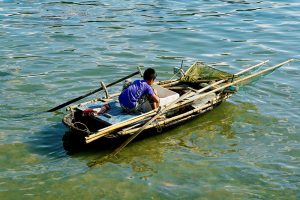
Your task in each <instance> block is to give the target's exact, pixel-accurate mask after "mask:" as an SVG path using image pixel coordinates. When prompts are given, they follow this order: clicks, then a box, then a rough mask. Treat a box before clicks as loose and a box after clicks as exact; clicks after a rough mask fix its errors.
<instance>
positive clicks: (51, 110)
mask: <svg viewBox="0 0 300 200" xmlns="http://www.w3.org/2000/svg"><path fill="white" fill-rule="evenodd" d="M137 74H140V70H139V71H136V72H134V73H132V74H129V75H128V76H125V77H123V78H120V79H118V80H116V81H114V82H112V83H110V84H108V85H106V87H110V86H113V85H115V84H117V83H119V82H122V81H124V80H126V79H128V78H130V77H133V76H135V75H137ZM103 89H104V88H103V86H102V87H100V88H98V89H96V90H93V91H91V92H89V93H87V94H84V95H82V96H80V97H76V98H74V99H71V100H69V101H67V102H65V103H63V104H60V105H58V106H56V107H54V108H51V109H49V110H47V111H46V112H53V111H56V110H58V109H61V108H63V107H65V106H67V105H69V104H71V103H74V102H76V101H79V100H80V99H83V98H85V97H87V96H90V95H92V94H95V93H96V92H99V91H101V90H103Z"/></svg>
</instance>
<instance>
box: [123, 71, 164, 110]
mask: <svg viewBox="0 0 300 200" xmlns="http://www.w3.org/2000/svg"><path fill="white" fill-rule="evenodd" d="M155 78H156V72H155V70H154V69H152V68H148V69H146V70H145V72H144V74H143V79H144V80H135V81H134V82H133V83H131V84H130V85H129V86H128V87H126V88H125V89H123V91H122V93H121V94H120V96H119V102H120V105H121V107H122V108H123V109H124V110H125V111H126V112H128V113H134V112H137V111H140V107H141V104H142V103H143V102H144V101H145V100H149V102H152V103H151V104H152V109H156V108H158V107H159V97H158V96H157V92H156V91H155V90H154V89H153V88H152V87H151V85H152V84H153V83H154V80H155Z"/></svg>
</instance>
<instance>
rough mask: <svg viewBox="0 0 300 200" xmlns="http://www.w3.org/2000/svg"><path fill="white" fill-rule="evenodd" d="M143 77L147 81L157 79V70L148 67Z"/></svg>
mask: <svg viewBox="0 0 300 200" xmlns="http://www.w3.org/2000/svg"><path fill="white" fill-rule="evenodd" d="M143 78H144V80H145V81H151V80H155V78H156V72H155V70H154V69H152V68H148V69H146V70H145V72H144V75H143Z"/></svg>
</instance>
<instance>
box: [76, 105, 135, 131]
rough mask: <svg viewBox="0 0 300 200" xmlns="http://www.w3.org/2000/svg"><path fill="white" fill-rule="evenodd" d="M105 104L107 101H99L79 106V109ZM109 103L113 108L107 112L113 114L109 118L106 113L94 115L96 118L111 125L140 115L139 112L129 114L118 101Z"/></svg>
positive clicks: (98, 106) (99, 106)
mask: <svg viewBox="0 0 300 200" xmlns="http://www.w3.org/2000/svg"><path fill="white" fill-rule="evenodd" d="M104 104H107V103H106V102H105V103H103V102H101V101H97V102H93V103H89V104H86V105H82V106H79V107H78V108H77V109H79V110H81V111H84V110H86V109H88V108H101V107H102V106H103V105H104ZM109 105H110V107H111V108H110V109H109V110H107V111H106V112H105V113H106V114H109V115H111V118H109V117H107V116H105V115H102V114H100V115H96V116H94V118H96V119H97V120H100V121H102V122H105V123H108V124H110V125H113V124H117V123H119V122H122V121H125V120H128V119H130V118H133V117H135V116H137V115H139V113H134V114H128V113H126V112H124V111H123V109H122V108H121V106H120V104H119V102H118V101H112V102H109Z"/></svg>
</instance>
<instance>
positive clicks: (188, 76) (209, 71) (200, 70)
mask: <svg viewBox="0 0 300 200" xmlns="http://www.w3.org/2000/svg"><path fill="white" fill-rule="evenodd" d="M232 76H233V74H230V73H227V72H223V71H221V70H218V69H215V68H213V67H209V66H207V65H206V64H204V63H203V62H195V63H194V64H193V65H192V66H191V67H190V68H189V69H188V70H187V71H186V73H185V75H184V76H183V77H182V78H181V79H180V81H182V82H189V83H198V82H203V81H206V80H208V81H212V80H221V79H228V78H231V77H232Z"/></svg>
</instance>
